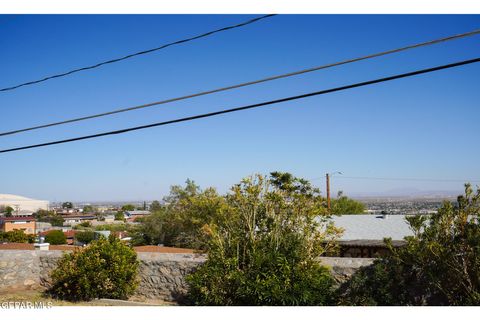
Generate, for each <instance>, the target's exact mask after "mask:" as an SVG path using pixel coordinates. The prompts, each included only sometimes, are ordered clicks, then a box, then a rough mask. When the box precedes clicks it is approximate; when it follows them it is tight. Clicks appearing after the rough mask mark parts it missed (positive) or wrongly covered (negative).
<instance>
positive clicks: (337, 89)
mask: <svg viewBox="0 0 480 320" xmlns="http://www.w3.org/2000/svg"><path fill="white" fill-rule="evenodd" d="M476 62H480V58H475V59H470V60H464V61H460V62H455V63H451V64H447V65H442V66H437V67H433V68H428V69H421V70H417V71H412V72H408V73H402V74H397V75H394V76H390V77H385V78H379V79H375V80H369V81H365V82H358V83H354V84H350V85H346V86H342V87H336V88H331V89H326V90H320V91H316V92H311V93H306V94H301V95H297V96H291V97H287V98H282V99H277V100H270V101H266V102H261V103H256V104H251V105H247V106H243V107H237V108H232V109H225V110H220V111H215V112H210V113H203V114H199V115H195V116H190V117H185V118H178V119H173V120H168V121H162V122H156V123H152V124H147V125H143V126H138V127H131V128H126V129H120V130H115V131H108V132H102V133H97V134H92V135H88V136H81V137H76V138H70V139H65V140H57V141H51V142H45V143H40V144H34V145H29V146H24V147H17V148H11V149H4V150H0V153H6V152H13V151H19V150H25V149H32V148H39V147H45V146H50V145H55V144H62V143H67V142H73V141H79V140H86V139H92V138H99V137H103V136H108V135H115V134H121V133H126V132H130V131H136V130H142V129H147V128H153V127H159V126H164V125H168V124H173V123H179V122H186V121H192V120H196V119H201V118H208V117H212V116H217V115H221V114H227V113H232V112H237V111H243V110H248V109H253V108H258V107H263V106H267V105H272V104H277V103H282V102H287V101H293V100H298V99H303V98H308V97H313V96H317V95H322V94H327V93H332V92H337V91H343V90H347V89H353V88H358V87H363V86H367V85H371V84H375V83H380V82H386V81H391V80H396V79H401V78H406V77H411V76H416V75H420V74H424V73H430V72H434V71H439V70H444V69H449V68H454V67H459V66H463V65H467V64H472V63H476Z"/></svg>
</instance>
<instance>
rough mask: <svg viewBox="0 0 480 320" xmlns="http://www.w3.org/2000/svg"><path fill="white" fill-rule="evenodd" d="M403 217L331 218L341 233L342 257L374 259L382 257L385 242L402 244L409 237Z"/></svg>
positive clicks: (364, 216) (411, 233) (371, 215)
mask: <svg viewBox="0 0 480 320" xmlns="http://www.w3.org/2000/svg"><path fill="white" fill-rule="evenodd" d="M405 217H406V216H405V215H373V214H355V215H342V216H333V217H332V220H333V223H334V224H335V226H336V227H339V228H342V229H343V234H342V236H341V237H340V239H339V245H340V256H342V257H364V258H366V257H377V256H381V255H383V254H385V253H386V252H387V248H386V246H385V243H384V241H383V239H384V238H391V239H392V243H393V245H394V246H402V245H404V244H405V241H404V238H405V237H407V236H412V235H413V232H412V230H411V229H410V228H409V225H408V222H407V220H406V219H405Z"/></svg>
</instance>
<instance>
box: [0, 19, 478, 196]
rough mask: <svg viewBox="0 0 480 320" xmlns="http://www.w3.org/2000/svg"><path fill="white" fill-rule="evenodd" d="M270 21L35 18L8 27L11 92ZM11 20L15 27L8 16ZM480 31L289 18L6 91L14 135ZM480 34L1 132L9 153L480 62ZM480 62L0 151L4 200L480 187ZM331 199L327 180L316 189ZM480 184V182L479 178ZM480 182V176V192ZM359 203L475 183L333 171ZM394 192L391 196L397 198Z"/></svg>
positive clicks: (462, 22)
mask: <svg viewBox="0 0 480 320" xmlns="http://www.w3.org/2000/svg"><path fill="white" fill-rule="evenodd" d="M257 16H258V15H156V16H155V15H145V16H134V15H119V16H109V15H92V16H88V15H87V16H82V15H57V16H55V15H35V16H33V15H21V16H18V17H16V18H15V19H12V20H9V21H8V23H5V24H4V25H3V26H2V28H0V46H1V47H2V50H1V52H0V67H1V69H2V74H3V77H1V78H0V87H7V86H11V85H14V84H17V83H21V82H25V81H29V80H33V79H37V78H41V77H43V76H47V75H49V74H52V73H57V72H63V71H66V70H70V69H71V68H76V67H81V66H84V65H89V64H94V63H97V62H99V61H103V60H105V59H111V58H115V57H118V56H122V55H126V54H129V53H132V52H136V51H139V50H143V49H147V48H151V47H155V46H158V45H161V44H164V43H167V42H171V41H175V40H179V39H182V38H185V37H191V36H194V35H197V34H199V33H203V32H207V31H210V30H214V29H217V28H221V27H224V26H227V25H231V24H235V23H240V22H243V21H245V20H248V19H250V18H253V17H257ZM4 17H5V16H1V15H0V18H4ZM479 26H480V17H479V16H476V15H457V16H456V15H391V16H389V15H375V16H374V15H279V16H276V17H273V18H270V19H268V20H265V21H262V22H258V23H256V24H252V25H249V26H246V27H244V28H242V29H237V30H231V31H228V32H224V33H221V34H217V35H214V36H211V37H209V38H205V39H202V40H199V41H197V42H191V43H188V44H184V45H179V46H176V47H171V48H168V49H166V50H164V51H161V52H157V53H152V54H149V55H145V56H142V57H138V58H135V59H131V60H128V61H124V62H120V63H117V64H114V65H110V66H105V67H102V68H99V69H97V70H92V71H88V72H84V73H79V74H75V75H72V76H70V77H68V78H61V79H54V80H51V81H48V82H45V83H42V84H38V85H35V86H29V87H24V88H19V89H17V90H14V91H11V92H3V93H0V105H1V106H2V109H1V110H2V111H1V112H2V113H1V115H2V119H3V121H2V126H1V127H2V131H7V130H13V129H18V128H22V127H25V126H33V125H38V124H41V123H45V122H51V121H60V120H64V119H67V118H71V117H79V116H84V115H88V114H92V113H98V112H105V111H109V110H113V109H117V108H122V107H129V106H133V105H137V104H142V103H148V102H151V101H158V100H161V99H167V98H173V97H177V96H181V95H185V94H190V93H194V92H198V91H202V90H208V89H213V88H217V87H221V86H226V85H232V84H235V83H239V82H243V81H249V80H254V79H258V78H262V77H267V76H270V75H275V74H279V73H284V72H289V71H294V70H298V69H302V68H308V67H313V66H317V65H321V64H324V63H331V62H336V61H340V60H344V59H348V58H354V57H358V56H361V55H366V54H370V53H375V52H380V51H384V50H388V49H393V48H397V47H401V46H405V45H409V44H414V43H418V42H422V41H428V40H432V39H435V38H440V37H445V36H450V35H455V34H459V33H463V32H467V31H471V30H474V29H478V28H479ZM479 44H480V36H473V37H469V38H464V39H460V40H455V41H451V42H448V43H444V44H438V45H434V46H430V47H426V48H421V49H415V50H411V51H408V52H405V53H399V54H394V55H391V56H388V57H381V58H377V59H373V60H371V61H364V62H359V63H355V64H351V65H348V66H342V67H338V68H333V69H329V70H323V71H319V72H314V73H310V74H306V75H302V76H297V77H293V78H290V79H283V80H278V81H273V82H271V83H268V84H261V85H257V86H253V87H249V88H243V89H239V90H235V91H231V92H225V93H220V94H215V95H211V96H206V97H201V98H196V99H192V100H188V101H183V102H178V103H174V104H169V105H164V106H159V107H154V108H150V109H145V110H140V111H135V112H129V113H126V114H121V115H116V116H114V117H108V118H102V119H96V120H91V121H85V122H82V123H76V124H71V125H65V126H59V127H55V128H49V129H45V130H39V131H35V132H28V133H24V134H18V135H14V136H4V137H0V145H1V149H5V148H11V147H17V146H22V145H27V144H33V143H41V142H46V141H50V140H55V139H67V138H71V137H75V136H79V135H85V134H93V133H98V132H103V131H108V130H116V129H120V128H124V127H130V126H136V125H142V124H147V123H150V122H155V121H164V120H169V119H173V118H176V117H183V116H188V115H193V114H198V113H203V112H211V111H215V110H220V109H224V108H232V107H237V106H241V105H245V104H249V103H256V102H262V101H266V100H270V99H278V98H283V97H287V96H290V95H296V94H302V93H307V92H310V91H315V90H320V89H326V88H331V87H335V86H340V85H346V84H350V83H354V82H358V81H365V80H370V79H375V78H378V77H384V76H389V75H393V74H396V73H402V72H409V71H413V70H416V69H421V68H428V67H433V66H437V65H441V64H447V63H452V62H456V61H460V60H465V59H472V58H476V57H478V56H480V50H479V46H478V45H479ZM479 74H480V65H479V64H473V65H469V66H465V67H459V68H455V69H451V70H445V71H439V72H437V73H432V74H428V75H422V76H418V77H414V78H408V79H402V80H398V81H392V82H389V83H385V84H378V85H374V86H370V87H364V88H357V89H353V90H349V91H345V92H339V93H333V94H328V95H324V96H320V97H314V98H309V99H305V100H301V101H295V102H288V103H285V104H282V105H277V106H275V107H270V108H265V109H261V110H251V111H245V112H241V113H236V114H230V115H223V116H219V117H215V118H209V119H203V120H198V121H194V122H189V123H184V124H174V125H171V126H165V127H161V128H153V129H149V130H145V131H141V132H135V133H128V134H124V135H119V136H112V137H105V138H101V139H97V140H90V141H82V142H75V143H71V144H65V145H58V146H52V147H46V148H41V149H32V150H25V151H19V152H14V153H9V154H2V155H0V170H1V171H0V172H1V181H0V193H8V194H16V195H22V196H26V197H31V198H35V199H46V200H49V201H52V202H56V201H76V202H79V201H143V200H155V199H157V200H160V199H161V198H163V197H164V196H165V195H167V194H168V191H169V187H170V186H171V185H174V184H183V182H184V181H185V180H186V179H187V178H190V179H192V180H194V181H196V182H197V183H198V184H199V185H200V186H202V187H209V186H214V187H216V188H217V189H218V191H219V192H221V193H224V192H226V191H227V190H228V189H229V187H230V186H232V185H233V184H235V183H237V182H239V181H240V179H241V178H242V177H245V176H248V175H251V174H254V173H261V174H268V173H269V172H271V171H287V172H291V173H292V174H294V175H296V176H298V177H303V178H306V179H314V178H318V177H322V176H324V174H325V173H326V172H333V171H342V172H344V175H345V176H351V177H397V178H418V179H433V180H435V179H445V180H463V179H465V181H464V182H468V181H469V180H475V181H478V180H479V179H480V163H479V162H478V159H479V158H480V149H479V148H477V147H476V145H477V144H478V141H477V140H478V137H479V136H480V126H479V125H478V120H479V119H480V109H479V108H478V101H480V92H479V90H478V88H477V87H478V75H479ZM312 183H314V184H315V185H316V186H318V187H320V188H321V190H322V193H323V194H325V186H324V180H322V179H316V180H313V181H312ZM476 183H477V184H478V182H476ZM476 183H473V185H475V184H476ZM332 190H333V191H332V194H333V195H336V193H337V192H338V191H339V190H342V191H344V193H345V194H346V195H347V196H354V197H358V196H368V195H380V194H384V195H386V196H388V195H395V194H398V195H406V194H409V193H412V194H422V193H435V192H437V193H438V192H442V193H445V194H448V193H451V194H452V195H456V194H460V193H462V190H463V182H450V181H444V182H440V181H437V182H436V181H402V180H398V181H395V180H392V181H387V180H368V179H364V180H362V179H349V178H344V177H336V176H334V177H333V178H332ZM389 193H390V194H389Z"/></svg>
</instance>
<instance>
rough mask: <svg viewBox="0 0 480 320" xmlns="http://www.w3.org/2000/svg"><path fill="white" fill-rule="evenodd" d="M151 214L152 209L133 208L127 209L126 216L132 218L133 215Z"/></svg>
mask: <svg viewBox="0 0 480 320" xmlns="http://www.w3.org/2000/svg"><path fill="white" fill-rule="evenodd" d="M149 214H151V212H150V211H147V210H132V211H125V216H127V218H132V217H143V216H147V215H149Z"/></svg>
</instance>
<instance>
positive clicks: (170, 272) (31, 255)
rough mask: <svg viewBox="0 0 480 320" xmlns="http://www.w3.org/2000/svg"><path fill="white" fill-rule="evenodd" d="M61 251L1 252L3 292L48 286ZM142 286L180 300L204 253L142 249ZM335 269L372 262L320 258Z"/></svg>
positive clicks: (340, 276) (339, 274)
mask: <svg viewBox="0 0 480 320" xmlns="http://www.w3.org/2000/svg"><path fill="white" fill-rule="evenodd" d="M62 253H63V252H62V251H28V250H1V251H0V293H1V292H2V291H12V290H24V289H31V290H41V289H44V288H45V287H47V286H48V281H49V278H48V274H49V273H50V271H51V270H52V269H53V268H54V267H55V266H56V262H57V260H58V259H59V258H60V257H61V256H62ZM137 254H138V259H139V260H140V268H139V277H140V280H141V281H140V285H139V287H138V289H137V295H138V296H142V297H146V298H150V299H163V300H165V301H177V302H179V301H181V300H182V298H183V296H184V294H185V293H186V292H187V285H186V283H185V275H187V274H188V273H190V272H192V271H194V270H195V268H197V267H198V266H199V265H200V264H202V263H203V262H204V261H205V256H203V255H197V254H178V253H147V252H140V253H137ZM320 260H321V261H322V263H323V264H325V265H327V266H329V267H330V268H331V269H332V275H333V276H334V277H335V279H336V280H337V281H338V282H343V281H345V280H346V279H348V278H349V277H350V276H351V275H352V274H353V273H354V272H355V271H356V270H357V269H358V268H360V267H362V266H366V265H369V264H371V263H372V262H373V260H374V259H370V258H335V257H322V258H320Z"/></svg>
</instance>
